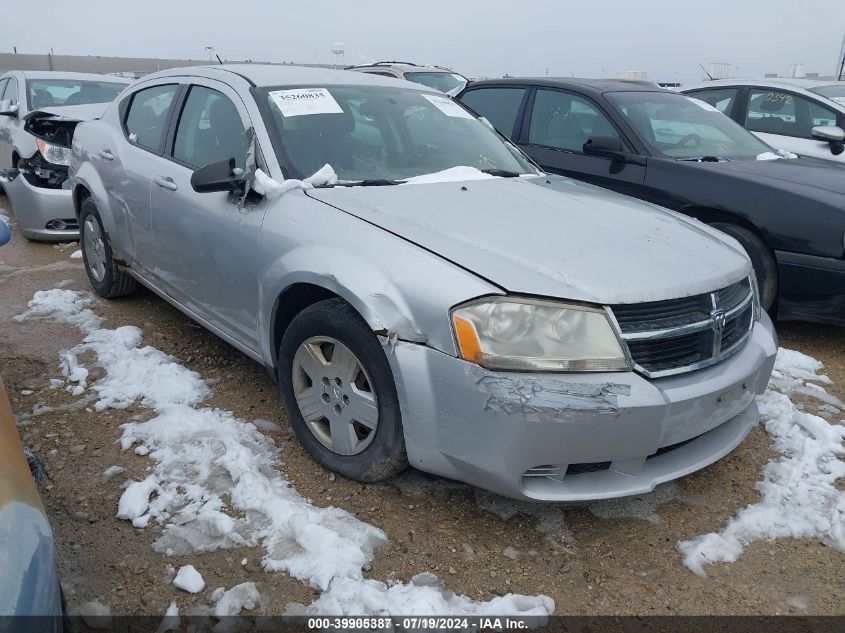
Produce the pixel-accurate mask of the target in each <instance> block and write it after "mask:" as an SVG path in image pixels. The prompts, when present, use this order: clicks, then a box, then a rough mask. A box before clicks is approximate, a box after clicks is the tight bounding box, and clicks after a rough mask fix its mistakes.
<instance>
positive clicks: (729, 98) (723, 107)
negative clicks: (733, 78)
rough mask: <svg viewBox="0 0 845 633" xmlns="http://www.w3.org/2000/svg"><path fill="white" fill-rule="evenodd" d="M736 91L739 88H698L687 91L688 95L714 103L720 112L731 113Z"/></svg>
mask: <svg viewBox="0 0 845 633" xmlns="http://www.w3.org/2000/svg"><path fill="white" fill-rule="evenodd" d="M736 93H737V88H721V89H719V90H696V91H695V92H689V93H687V96H689V97H692V98H693V99H700V100H701V101H704V102H705V103H709V104H710V105H712V106H713V107H714V108H716V109H717V110H718V111H719V112H724V113H725V114H728V115H730V113H731V110H732V109H733V106H734V101H736Z"/></svg>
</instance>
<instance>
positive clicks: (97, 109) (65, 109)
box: [24, 103, 109, 121]
mask: <svg viewBox="0 0 845 633" xmlns="http://www.w3.org/2000/svg"><path fill="white" fill-rule="evenodd" d="M108 107H109V103H86V104H83V105H71V106H56V107H47V108H38V109H37V110H33V111H32V112H30V113H29V114H27V115H26V117H24V118H25V119H31V118H44V115H54V116H59V117H62V118H63V119H69V120H73V121H91V120H93V119H99V118H100V117H101V116H103V112H105V111H106V108H108Z"/></svg>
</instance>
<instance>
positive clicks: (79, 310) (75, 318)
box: [12, 288, 103, 332]
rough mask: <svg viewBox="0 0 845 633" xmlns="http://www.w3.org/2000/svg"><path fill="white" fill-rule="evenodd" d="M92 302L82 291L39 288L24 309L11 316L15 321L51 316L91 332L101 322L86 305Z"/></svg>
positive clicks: (89, 296)
mask: <svg viewBox="0 0 845 633" xmlns="http://www.w3.org/2000/svg"><path fill="white" fill-rule="evenodd" d="M93 303H94V300H93V299H92V297H91V295H89V294H88V293H84V292H77V291H74V290H64V289H62V288H53V289H51V290H39V291H38V292H36V293H35V294H34V295H33V296H32V300H31V301H30V302H29V303H28V304H27V309H26V311H25V312H23V313H22V314H19V315H17V316H15V317H12V318H13V319H14V320H15V321H24V320H26V319H32V318H36V317H46V316H51V317H52V318H54V319H55V320H57V321H61V322H63V323H70V324H71V325H75V326H76V327H78V328H79V329H80V330H82V331H83V332H92V331H94V330H96V329H97V328H98V327H100V323H102V322H103V320H102V319H101V318H100V317H98V316H97V315H96V314H94V312H92V311H91V310H90V309H89V307H88V306H90V305H92V304H93Z"/></svg>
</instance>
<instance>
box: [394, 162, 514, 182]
mask: <svg viewBox="0 0 845 633" xmlns="http://www.w3.org/2000/svg"><path fill="white" fill-rule="evenodd" d="M497 177H498V176H493V175H491V174H485V173H484V172H483V171H481V170H480V169H476V168H475V167H464V166H460V167H450V168H449V169H444V170H443V171H438V172H434V173H433V174H423V175H422V176H414V177H412V178H407V179H405V181H404V183H403V184H405V185H424V184H429V183H433V182H463V181H467V180H488V179H490V178H497Z"/></svg>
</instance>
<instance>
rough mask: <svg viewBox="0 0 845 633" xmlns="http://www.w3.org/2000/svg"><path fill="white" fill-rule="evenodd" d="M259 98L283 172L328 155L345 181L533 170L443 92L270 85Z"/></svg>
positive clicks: (306, 171)
mask: <svg viewBox="0 0 845 633" xmlns="http://www.w3.org/2000/svg"><path fill="white" fill-rule="evenodd" d="M263 98H264V99H266V102H267V104H268V106H269V118H270V120H269V121H268V122H267V125H268V128H270V129H271V130H274V131H275V132H276V133H277V138H276V139H274V144H275V145H276V151H277V153H279V161H280V163H282V165H283V166H284V167H285V172H286V174H288V172H290V174H289V175H287V177H293V178H304V177H308V176H310V175H311V174H313V173H315V172H316V171H317V170H318V169H320V168H321V167H322V166H323V165H325V164H326V163H328V164H330V165H331V166H332V168H334V170H335V172H336V173H337V175H338V178H339V179H340V180H346V181H364V180H368V181H376V180H389V181H395V180H404V179H406V178H411V177H414V176H421V175H424V174H431V173H436V172H439V171H443V170H446V169H450V168H452V167H459V166H467V167H474V168H476V169H479V170H482V171H483V170H496V171H504V172H511V173H513V174H536V173H537V171H536V170H535V169H534V168H533V167H532V166H531V164H530V163H529V162H528V161H527V160H526V159H525V157H524V156H523V155H522V154H521V153H520V152H519V151H518V150H516V149H515V148H514V149H512V148H511V146H509V145H507V144H506V143H505V142H503V141H502V140H501V139H500V138H499V137H498V136H497V135H496V134H495V133H494V132H493V131H492V130H491V129H490V128H488V127H487V126H486V125H484V124H483V123H481V122H480V121H479V120H478V119H476V118H475V117H474V116H473V115H471V114H470V113H469V112H467V110H465V109H464V108H463V107H462V106H460V105H459V104H457V103H455V102H454V101H452V100H451V99H450V98H449V97H447V96H445V95H435V94H428V93H424V92H420V91H418V90H413V89H408V88H403V87H398V88H394V87H384V86H329V87H314V88H295V89H285V88H280V89H274V88H270V89H265V90H264V97H263ZM499 175H501V174H499Z"/></svg>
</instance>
